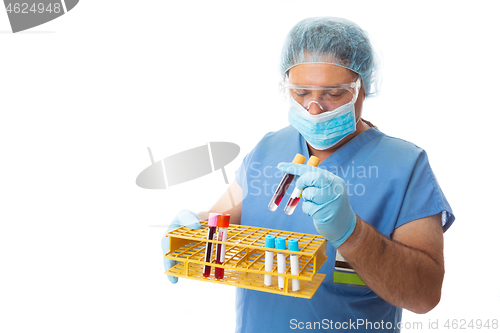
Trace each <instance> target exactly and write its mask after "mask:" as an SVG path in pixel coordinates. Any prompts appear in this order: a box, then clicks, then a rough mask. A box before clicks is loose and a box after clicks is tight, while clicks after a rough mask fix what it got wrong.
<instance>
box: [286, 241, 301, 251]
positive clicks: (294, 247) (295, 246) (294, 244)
mask: <svg viewBox="0 0 500 333" xmlns="http://www.w3.org/2000/svg"><path fill="white" fill-rule="evenodd" d="M288 250H290V251H299V240H298V239H289V240H288Z"/></svg>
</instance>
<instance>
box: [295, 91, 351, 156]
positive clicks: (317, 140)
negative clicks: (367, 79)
mask: <svg viewBox="0 0 500 333" xmlns="http://www.w3.org/2000/svg"><path fill="white" fill-rule="evenodd" d="M355 118H356V116H355V112H354V103H352V102H351V103H347V104H344V105H342V106H340V107H338V108H336V109H335V110H333V111H326V112H322V113H320V114H317V115H312V114H310V113H309V111H307V110H306V109H304V107H303V106H302V105H300V104H299V103H297V101H295V100H294V99H293V98H290V111H289V112H288V121H289V122H290V125H292V126H293V127H294V128H295V129H296V130H297V131H299V133H300V134H302V136H303V137H304V138H305V139H306V141H307V142H308V143H309V144H310V145H311V147H313V148H314V149H317V150H325V149H328V148H331V147H333V146H335V145H336V144H337V143H339V141H341V140H342V139H343V138H345V137H346V136H348V135H349V134H351V133H353V132H354V131H356V124H357V122H356V120H355Z"/></svg>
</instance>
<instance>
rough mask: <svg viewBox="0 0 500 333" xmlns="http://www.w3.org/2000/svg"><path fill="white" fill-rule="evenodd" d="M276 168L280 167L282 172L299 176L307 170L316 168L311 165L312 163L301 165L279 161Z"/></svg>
mask: <svg viewBox="0 0 500 333" xmlns="http://www.w3.org/2000/svg"><path fill="white" fill-rule="evenodd" d="M278 169H280V170H281V171H283V172H284V173H289V174H292V175H296V176H301V175H302V174H304V173H306V172H307V171H312V170H314V169H316V167H313V166H312V165H303V164H298V163H285V162H281V163H280V164H278Z"/></svg>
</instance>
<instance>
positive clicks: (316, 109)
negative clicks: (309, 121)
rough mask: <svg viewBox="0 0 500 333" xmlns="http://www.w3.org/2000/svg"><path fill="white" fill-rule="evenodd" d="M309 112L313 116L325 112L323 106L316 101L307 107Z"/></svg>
mask: <svg viewBox="0 0 500 333" xmlns="http://www.w3.org/2000/svg"><path fill="white" fill-rule="evenodd" d="M307 111H309V113H310V114H312V115H317V114H320V113H323V112H325V110H324V109H323V107H322V106H321V104H319V103H318V102H316V101H310V102H309V105H308V106H307Z"/></svg>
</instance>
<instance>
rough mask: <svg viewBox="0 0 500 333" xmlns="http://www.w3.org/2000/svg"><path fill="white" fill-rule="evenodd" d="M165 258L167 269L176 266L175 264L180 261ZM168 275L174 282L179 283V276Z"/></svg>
mask: <svg viewBox="0 0 500 333" xmlns="http://www.w3.org/2000/svg"><path fill="white" fill-rule="evenodd" d="M164 260H165V263H164V264H165V271H168V270H169V269H170V268H172V267H174V266H175V265H177V263H178V261H175V260H169V259H164ZM167 276H168V280H169V281H170V282H172V283H173V284H175V283H177V281H178V280H179V278H178V277H177V276H172V275H167Z"/></svg>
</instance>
